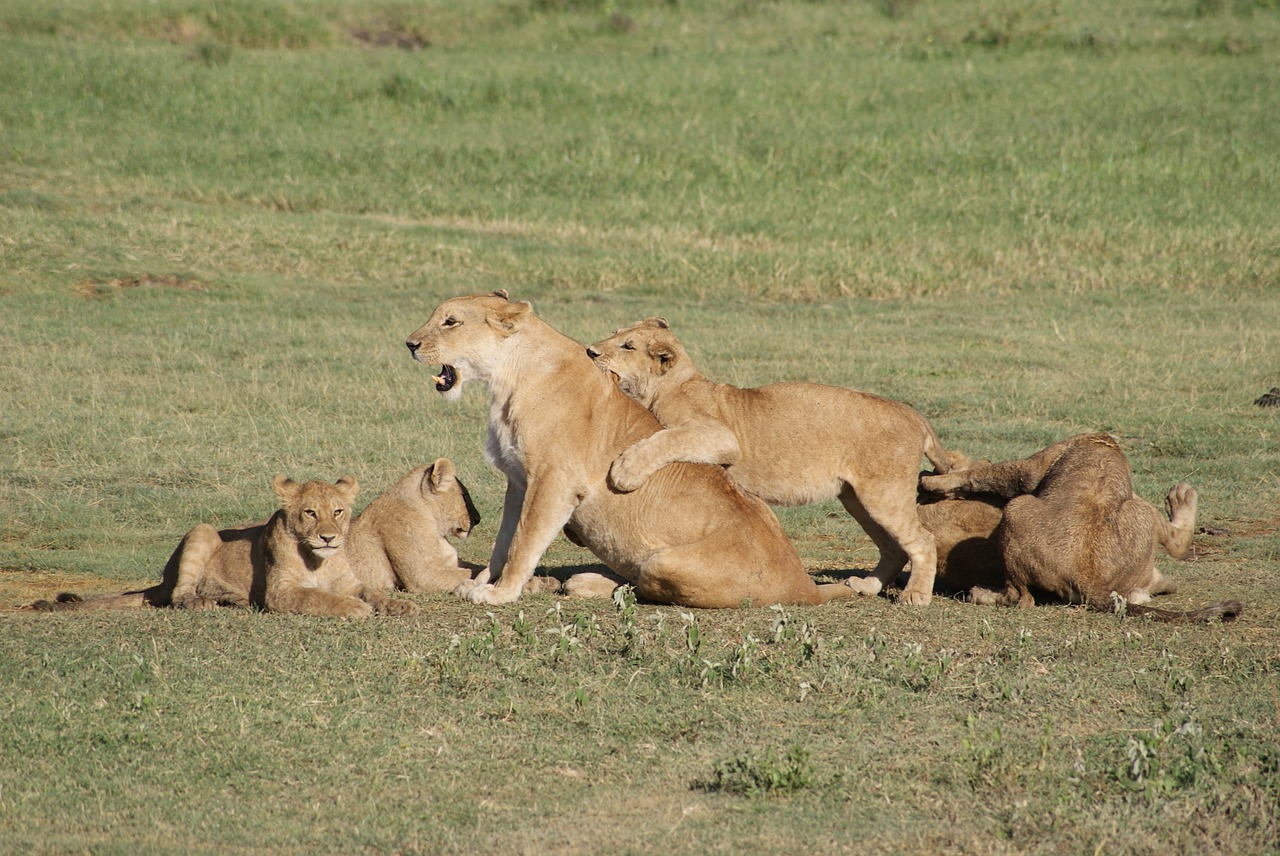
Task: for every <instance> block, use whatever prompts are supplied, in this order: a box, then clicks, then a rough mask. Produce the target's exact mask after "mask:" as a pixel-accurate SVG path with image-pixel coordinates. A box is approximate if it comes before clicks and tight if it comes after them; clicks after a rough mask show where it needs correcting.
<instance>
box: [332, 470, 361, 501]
mask: <svg viewBox="0 0 1280 856" xmlns="http://www.w3.org/2000/svg"><path fill="white" fill-rule="evenodd" d="M333 486H334V487H336V488H337V489H338V491H339V492H340V493H341V494H342V495H343V496H345V497H346V498H347V502H350V501H351V500H353V499H355V498H356V492H357V491H358V490H360V485H359V484H357V483H356V477H355V476H343V477H342V478H340V479H338V480H337V481H336V482H334V483H333Z"/></svg>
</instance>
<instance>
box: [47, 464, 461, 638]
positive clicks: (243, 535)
mask: <svg viewBox="0 0 1280 856" xmlns="http://www.w3.org/2000/svg"><path fill="white" fill-rule="evenodd" d="M442 460H443V459H442ZM438 463H439V462H437V464H438ZM422 472H423V471H422V469H421V468H420V469H418V470H415V471H414V472H413V473H410V475H409V476H408V477H406V480H408V479H410V478H412V476H414V475H415V474H419V479H420V480H421V478H422V476H421V473H422ZM402 484H403V482H402ZM274 487H275V492H276V495H277V496H278V497H279V499H280V502H281V508H280V510H279V511H277V512H276V513H275V515H274V516H272V517H271V519H270V520H268V521H267V522H265V523H254V524H246V525H244V526H237V527H232V528H229V529H223V530H221V531H219V530H217V529H214V528H213V527H212V526H210V525H208V524H205V523H202V524H200V525H198V526H196V527H195V528H194V529H192V530H191V531H190V532H188V533H187V534H186V535H185V536H184V537H183V539H182V541H181V542H180V543H179V544H178V547H177V549H175V550H174V552H173V555H172V556H170V557H169V561H168V563H167V564H166V565H165V569H164V575H163V577H162V579H161V582H160V583H158V584H157V585H154V586H152V587H151V588H148V589H144V590H142V591H134V592H125V593H124V594H120V595H106V596H103V597H93V598H87V599H81V598H79V597H78V596H76V595H74V594H70V593H63V594H61V595H59V596H58V600H57V602H56V603H50V602H48V601H37V602H36V603H34V604H32V607H33V608H35V609H38V610H41V611H46V612H53V611H63V610H100V609H126V608H132V607H140V606H144V605H151V606H169V605H172V606H174V607H177V608H180V609H209V608H212V607H215V606H219V605H228V606H256V607H259V608H262V609H266V610H268V611H271V612H300V613H308V614H312V615H336V616H340V617H349V618H361V617H364V616H367V615H369V614H370V613H372V612H373V611H374V610H375V609H376V610H378V611H379V612H383V613H386V614H389V615H413V614H415V613H417V611H418V606H417V604H415V603H410V602H409V601H403V600H393V599H392V598H389V597H387V595H386V594H385V591H384V589H383V588H381V587H379V585H377V584H370V583H366V582H362V581H361V580H360V579H358V578H357V577H356V575H355V574H354V572H353V571H352V568H351V564H350V562H349V557H348V552H347V551H348V549H349V542H350V537H349V529H350V514H349V509H350V505H351V501H352V499H354V498H355V495H356V490H357V485H356V481H355V479H353V478H351V477H349V476H348V477H344V478H341V479H339V480H338V481H337V483H336V484H332V485H331V484H328V483H326V482H320V481H309V482H305V483H298V482H295V481H292V480H290V479H289V478H287V477H285V476H276V479H275V482H274ZM380 529H381V526H380V525H379V524H378V522H377V520H376V518H375V520H371V521H369V523H368V524H366V528H365V530H364V531H365V532H366V533H368V532H370V531H378V530H380ZM363 537H365V538H368V537H369V535H368V534H366V535H365V536H363ZM428 543H429V542H428ZM424 546H426V545H425V544H424ZM455 556H456V554H455ZM448 582H451V583H452V582H454V581H453V579H452V578H450V579H449V580H448ZM388 588H389V587H388Z"/></svg>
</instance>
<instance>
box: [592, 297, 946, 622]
mask: <svg viewBox="0 0 1280 856" xmlns="http://www.w3.org/2000/svg"><path fill="white" fill-rule="evenodd" d="M587 355H588V356H590V357H591V359H593V360H594V361H595V363H596V365H598V366H599V367H600V368H602V369H605V370H607V371H608V372H609V373H610V374H612V375H613V377H614V378H615V379H616V381H617V384H618V387H619V388H620V389H621V390H622V391H623V392H625V393H626V394H627V395H628V396H630V397H631V398H632V399H634V400H635V401H637V402H639V403H640V404H642V405H644V406H645V407H646V408H648V409H649V411H650V412H651V413H653V415H654V416H656V417H657V418H658V421H659V422H661V423H662V424H663V426H664V430H662V431H659V432H658V433H656V434H654V435H653V436H651V437H648V438H646V439H644V440H641V441H640V442H638V443H636V444H635V445H633V446H631V447H630V448H628V449H627V450H626V451H624V452H623V453H622V454H621V455H619V456H618V458H617V460H615V461H614V462H613V466H612V468H611V469H610V471H609V478H610V481H611V482H612V484H613V485H614V487H616V488H617V489H618V490H622V491H630V490H635V489H636V488H638V487H639V486H640V485H642V484H644V483H645V482H646V481H648V480H649V479H650V478H651V477H652V476H653V475H654V473H656V472H658V470H660V469H662V468H663V467H665V466H666V465H667V464H670V463H672V462H674V461H685V462H689V463H704V464H719V465H721V466H725V467H728V470H729V475H730V476H732V477H733V479H734V481H736V482H737V483H738V484H739V485H740V486H741V487H742V488H743V489H744V490H746V491H747V492H748V493H752V494H755V495H756V496H759V497H760V498H761V499H763V500H764V501H765V502H768V503H770V504H771V505H808V504H810V503H814V502H824V501H826V500H829V499H834V498H836V497H839V499H840V502H841V503H842V504H843V505H844V507H845V509H846V510H847V511H848V512H849V514H851V515H852V516H853V518H854V519H855V520H857V521H858V523H859V524H861V526H862V528H863V529H865V530H866V532H867V534H868V535H869V536H870V537H871V540H872V541H873V542H874V543H875V545H876V547H877V548H878V549H879V551H880V561H879V563H878V564H877V565H876V567H875V570H873V571H872V572H871V576H869V577H868V578H866V579H851V580H849V581H848V584H849V585H850V586H852V587H853V588H854V589H855V590H856V591H858V592H859V593H860V594H867V595H874V594H878V593H879V592H880V591H881V589H883V588H884V586H885V585H887V584H888V583H889V582H891V581H892V580H893V579H894V578H895V577H896V576H897V575H898V573H899V572H900V571H901V570H902V568H903V566H904V565H905V564H906V562H907V560H908V559H910V561H911V577H910V579H909V581H908V583H907V586H906V588H905V589H904V590H903V592H902V601H903V602H904V603H909V604H916V605H924V604H927V603H928V602H929V600H930V598H931V597H932V596H933V581H934V574H935V569H936V552H935V547H934V539H933V536H932V535H931V534H930V533H929V531H928V530H927V529H926V528H925V527H924V526H923V525H921V523H920V518H919V517H918V516H917V515H916V481H917V478H918V476H919V472H920V458H921V457H922V456H923V457H926V458H928V459H929V461H930V462H931V463H932V464H933V466H934V467H935V468H936V469H937V471H938V472H946V471H947V469H948V463H947V457H946V454H945V452H944V451H943V449H942V445H941V443H939V442H938V437H937V435H936V434H934V432H933V428H932V427H931V426H930V425H929V423H928V422H927V421H926V420H925V418H924V417H923V416H921V415H920V414H919V413H918V412H916V411H915V410H914V409H912V408H910V407H908V406H907V405H905V404H902V403H900V402H897V401H891V400H889V399H887V398H881V397H880V396H878V395H871V394H870V393H866V392H859V391H857V390H852V389H844V388H842V387H834V386H826V385H823V384H817V383H794V382H793V383H775V384H769V385H768V386H762V387H758V388H756V389H739V388H737V387H734V386H730V385H729V384H724V383H715V382H714V381H711V380H708V379H707V378H706V377H704V376H703V375H702V373H701V372H699V371H698V369H697V368H695V367H694V365H693V360H692V359H691V358H690V357H689V354H688V353H687V352H686V351H685V349H684V347H683V346H682V345H681V344H680V341H679V340H678V339H677V338H676V336H675V334H674V333H672V332H671V329H670V326H669V325H668V323H667V321H666V320H665V319H663V318H649V319H648V320H646V321H643V322H641V323H639V324H636V325H635V326H633V327H628V328H626V329H625V330H619V331H617V332H616V333H614V334H613V336H611V337H610V338H608V339H605V340H603V341H600V342H596V343H595V344H594V345H592V346H591V347H589V348H588V349H587Z"/></svg>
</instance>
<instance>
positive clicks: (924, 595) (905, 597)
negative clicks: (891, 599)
mask: <svg viewBox="0 0 1280 856" xmlns="http://www.w3.org/2000/svg"><path fill="white" fill-rule="evenodd" d="M932 600H933V592H931V591H912V590H911V589H906V590H904V591H903V592H902V596H901V597H899V598H898V603H905V604H906V605H907V606H928V605H929V602H930V601H932Z"/></svg>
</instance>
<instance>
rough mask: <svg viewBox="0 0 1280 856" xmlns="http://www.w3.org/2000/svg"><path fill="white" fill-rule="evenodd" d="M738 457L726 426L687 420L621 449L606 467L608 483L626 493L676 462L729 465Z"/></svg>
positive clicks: (739, 449)
mask: <svg viewBox="0 0 1280 856" xmlns="http://www.w3.org/2000/svg"><path fill="white" fill-rule="evenodd" d="M741 457H742V449H741V448H740V447H739V446H738V438H737V436H736V435H735V434H734V433H733V431H731V430H730V429H729V428H728V426H726V425H724V424H723V423H721V422H714V421H705V420H703V421H694V422H687V423H685V424H683V425H679V426H677V427H675V428H664V429H662V430H661V431H659V432H658V433H656V434H654V435H652V436H650V437H646V438H645V439H643V440H641V441H639V442H637V443H634V444H632V445H631V446H630V447H628V448H627V449H625V450H624V451H623V452H622V454H621V455H618V457H617V458H616V459H614V462H613V464H612V465H611V466H610V467H609V484H611V485H613V487H615V488H617V489H618V490H620V491H622V492H623V493H629V492H631V491H633V490H638V489H639V488H640V486H641V485H643V484H644V483H645V482H647V481H648V480H649V479H650V478H652V477H653V474H654V473H656V472H657V471H658V470H660V469H662V468H663V467H665V466H666V465H667V464H671V463H675V462H676V461H683V462H685V463H688V464H717V465H719V466H730V465H732V464H734V463H736V462H737V461H738V460H739V459H740V458H741Z"/></svg>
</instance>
